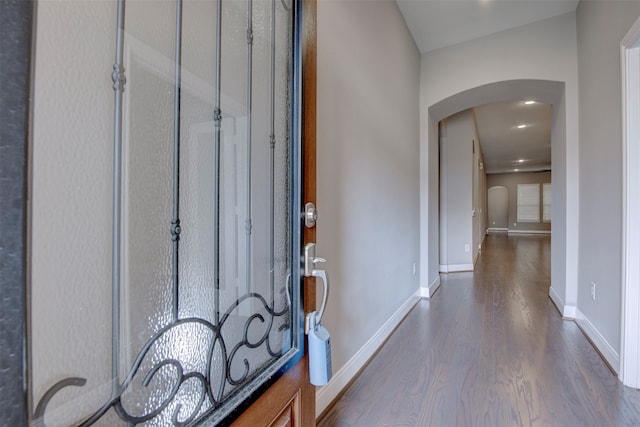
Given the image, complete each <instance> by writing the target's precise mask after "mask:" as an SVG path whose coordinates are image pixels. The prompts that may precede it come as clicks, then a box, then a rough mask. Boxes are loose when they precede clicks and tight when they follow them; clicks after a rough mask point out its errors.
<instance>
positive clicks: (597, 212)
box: [554, 0, 640, 369]
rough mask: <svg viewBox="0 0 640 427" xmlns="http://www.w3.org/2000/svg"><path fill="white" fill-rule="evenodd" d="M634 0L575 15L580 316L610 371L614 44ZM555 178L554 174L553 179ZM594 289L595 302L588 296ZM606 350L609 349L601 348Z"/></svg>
mask: <svg viewBox="0 0 640 427" xmlns="http://www.w3.org/2000/svg"><path fill="white" fill-rule="evenodd" d="M639 15H640V1H637V0H634V1H606V2H605V1H582V2H581V3H580V5H579V6H578V10H577V34H578V67H579V70H580V74H579V76H580V79H579V89H580V219H579V222H580V256H579V263H578V267H579V269H578V279H579V281H578V309H579V313H578V314H579V317H580V320H581V321H582V322H585V323H583V327H586V329H587V330H588V332H590V333H591V334H592V335H593V334H596V335H600V338H601V339H602V340H604V342H598V337H597V336H593V337H592V338H593V339H594V341H595V342H596V343H600V344H601V345H604V346H605V347H604V348H601V351H602V352H603V353H604V354H605V356H607V355H608V356H609V357H608V359H612V360H609V362H610V363H611V364H612V365H613V366H614V368H615V369H617V368H618V367H617V366H616V363H617V360H616V358H617V355H619V352H620V336H621V330H620V325H621V323H620V317H621V280H622V279H621V265H622V258H621V256H622V255H621V247H622V173H621V170H622V111H621V109H622V98H621V93H622V89H621V70H620V47H619V46H620V42H621V41H622V38H623V37H624V35H625V34H626V33H627V31H628V30H629V29H630V28H631V25H632V24H633V23H634V21H635V20H636V19H637V18H638V16H639ZM554 178H555V176H554ZM592 281H593V282H595V283H596V300H595V301H594V300H593V299H592V298H591V295H590V284H591V282H592ZM607 346H608V348H607Z"/></svg>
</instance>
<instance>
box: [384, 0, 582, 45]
mask: <svg viewBox="0 0 640 427" xmlns="http://www.w3.org/2000/svg"><path fill="white" fill-rule="evenodd" d="M396 2H397V3H398V7H399V8H400V12H401V13H402V15H403V16H404V20H405V22H406V23H407V26H408V27H409V31H411V34H412V35H413V39H414V40H415V42H416V45H417V46H418V49H419V50H420V52H421V53H426V52H429V51H432V50H434V49H439V48H441V47H446V46H451V45H454V44H456V43H462V42H465V41H469V40H473V39H477V38H479V37H483V36H486V35H489V34H493V33H497V32H499V31H503V30H508V29H509V28H515V27H519V26H521V25H525V24H530V23H532V22H535V21H540V20H542V19H546V18H551V17H552V16H556V15H562V14H564V13H568V12H573V11H575V10H576V7H577V6H578V0H396Z"/></svg>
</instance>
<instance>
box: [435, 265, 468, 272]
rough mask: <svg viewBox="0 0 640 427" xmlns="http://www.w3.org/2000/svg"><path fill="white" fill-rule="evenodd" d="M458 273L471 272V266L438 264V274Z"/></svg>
mask: <svg viewBox="0 0 640 427" xmlns="http://www.w3.org/2000/svg"><path fill="white" fill-rule="evenodd" d="M460 271H473V264H448V265H442V264H440V273H457V272H460Z"/></svg>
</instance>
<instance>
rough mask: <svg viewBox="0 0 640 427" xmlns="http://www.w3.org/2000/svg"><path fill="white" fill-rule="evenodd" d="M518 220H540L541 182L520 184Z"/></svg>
mask: <svg viewBox="0 0 640 427" xmlns="http://www.w3.org/2000/svg"><path fill="white" fill-rule="evenodd" d="M518 222H540V184H518Z"/></svg>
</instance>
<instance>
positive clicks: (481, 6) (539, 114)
mask: <svg viewBox="0 0 640 427" xmlns="http://www.w3.org/2000/svg"><path fill="white" fill-rule="evenodd" d="M396 2H397V3H398V7H399V8H400V12H401V13H402V15H403V16H404V19H405V22H406V23H407V26H408V27H409V30H410V31H411V34H412V35H413V39H414V40H415V42H416V45H417V46H418V49H419V50H420V52H421V53H427V52H430V51H432V50H435V49H439V48H443V47H447V46H451V45H454V44H457V43H462V42H465V41H469V40H473V39H477V38H480V37H483V36H487V35H489V34H493V33H497V32H500V31H503V30H507V29H510V28H515V27H519V26H522V25H526V24H530V23H532V22H535V21H539V20H542V19H546V18H550V17H552V16H556V15H562V14H565V13H569V12H573V11H575V10H576V7H577V6H578V0H396ZM523 101H524V100H523V99H519V100H514V101H513V102H501V103H496V104H491V105H486V106H480V107H476V108H475V112H476V121H477V127H478V134H479V138H480V144H481V147H482V152H483V154H484V157H485V170H486V172H487V173H501V172H510V171H513V170H514V169H518V170H519V171H522V172H524V171H539V170H550V169H551V145H550V144H551V106H550V105H546V104H539V103H537V104H533V105H524V104H523ZM518 124H528V125H529V126H527V127H526V128H524V129H517V128H516V126H517V125H518ZM519 160H524V162H522V163H520V162H519Z"/></svg>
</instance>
